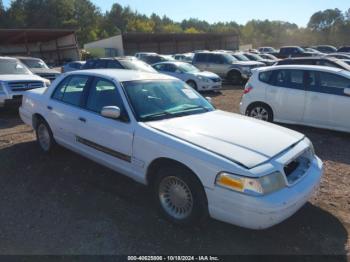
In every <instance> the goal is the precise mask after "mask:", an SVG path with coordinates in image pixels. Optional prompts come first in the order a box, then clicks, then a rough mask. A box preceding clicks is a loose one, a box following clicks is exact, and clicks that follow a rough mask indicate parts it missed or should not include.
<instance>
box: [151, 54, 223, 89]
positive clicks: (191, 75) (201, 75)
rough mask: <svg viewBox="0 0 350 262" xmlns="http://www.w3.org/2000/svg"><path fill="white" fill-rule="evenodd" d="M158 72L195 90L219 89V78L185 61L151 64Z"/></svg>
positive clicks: (220, 83) (220, 81)
mask: <svg viewBox="0 0 350 262" xmlns="http://www.w3.org/2000/svg"><path fill="white" fill-rule="evenodd" d="M153 68H154V69H156V70H157V71H158V72H159V73H163V74H166V75H170V76H173V77H176V78H178V79H180V80H182V81H184V82H186V83H187V84H188V85H189V86H191V87H192V88H193V89H195V90H197V91H212V90H214V91H215V90H220V89H221V87H222V80H221V78H220V77H219V76H218V75H217V74H214V73H211V72H205V71H204V72H203V71H200V70H199V69H198V68H196V67H195V66H193V65H191V64H189V63H186V62H177V61H176V62H172V61H169V62H162V63H157V64H154V65H153Z"/></svg>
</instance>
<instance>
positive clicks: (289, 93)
mask: <svg viewBox="0 0 350 262" xmlns="http://www.w3.org/2000/svg"><path fill="white" fill-rule="evenodd" d="M240 112H241V114H245V115H248V116H251V117H255V118H258V119H261V120H265V121H270V122H272V121H276V122H283V123H290V124H302V125H307V126H314V127H321V128H327V129H332V130H339V131H345V132H350V121H349V112H350V72H349V71H345V70H342V69H338V68H332V67H325V66H309V65H286V66H274V67H269V68H262V69H257V70H255V71H254V73H253V75H252V77H251V78H250V80H249V82H248V83H247V85H246V87H245V90H244V95H243V97H242V101H241V104H240Z"/></svg>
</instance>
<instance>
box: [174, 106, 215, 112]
mask: <svg viewBox="0 0 350 262" xmlns="http://www.w3.org/2000/svg"><path fill="white" fill-rule="evenodd" d="M196 109H202V110H205V111H206V112H209V109H208V108H206V107H204V106H191V107H187V108H185V109H182V110H181V111H179V112H176V113H181V112H186V111H191V110H196Z"/></svg>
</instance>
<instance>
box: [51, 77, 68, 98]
mask: <svg viewBox="0 0 350 262" xmlns="http://www.w3.org/2000/svg"><path fill="white" fill-rule="evenodd" d="M69 80H70V76H68V77H66V78H65V79H63V80H62V81H61V83H59V84H58V86H57V87H56V89H55V91H54V92H53V94H52V96H51V97H52V98H53V99H55V100H62V98H63V95H64V90H65V89H66V86H67V83H68V82H69Z"/></svg>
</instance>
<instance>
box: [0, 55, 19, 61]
mask: <svg viewBox="0 0 350 262" xmlns="http://www.w3.org/2000/svg"><path fill="white" fill-rule="evenodd" d="M0 59H4V60H5V59H6V60H9V59H12V60H17V58H15V57H10V56H0Z"/></svg>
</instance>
